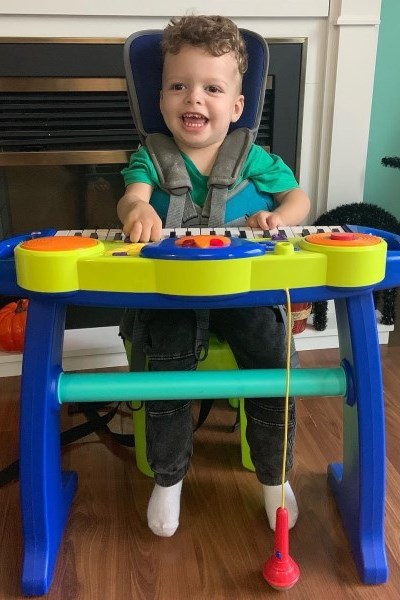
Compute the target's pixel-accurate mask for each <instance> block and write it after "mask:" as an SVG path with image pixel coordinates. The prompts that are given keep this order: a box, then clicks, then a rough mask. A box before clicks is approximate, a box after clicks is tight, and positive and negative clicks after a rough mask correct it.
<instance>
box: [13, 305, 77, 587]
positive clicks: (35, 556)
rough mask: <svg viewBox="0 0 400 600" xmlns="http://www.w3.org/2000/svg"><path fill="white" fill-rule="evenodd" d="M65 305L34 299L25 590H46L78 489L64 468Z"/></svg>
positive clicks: (25, 404) (26, 434)
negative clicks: (62, 381)
mask: <svg viewBox="0 0 400 600" xmlns="http://www.w3.org/2000/svg"><path fill="white" fill-rule="evenodd" d="M64 321H65V306H64V305H63V304H61V303H56V302H49V303H48V302H46V303H44V302H40V301H38V300H36V299H32V300H31V301H30V305H29V311H28V321H27V330H26V338H25V352H24V360H23V368H22V383H21V417H20V419H21V420H20V465H21V469H20V490H21V508H22V523H23V537H24V561H23V572H22V589H23V593H24V594H26V595H41V594H45V593H46V592H47V591H48V589H49V587H50V585H51V582H52V579H53V574H54V569H55V564H56V559H57V554H58V549H59V545H60V542H61V539H62V536H63V532H64V528H65V524H66V521H67V517H68V512H69V509H70V506H71V503H72V500H73V497H74V494H75V491H76V488H77V478H76V474H75V473H73V472H62V471H61V448H60V405H59V403H58V398H57V381H58V376H59V373H60V370H61V363H62V346H63V335H64Z"/></svg>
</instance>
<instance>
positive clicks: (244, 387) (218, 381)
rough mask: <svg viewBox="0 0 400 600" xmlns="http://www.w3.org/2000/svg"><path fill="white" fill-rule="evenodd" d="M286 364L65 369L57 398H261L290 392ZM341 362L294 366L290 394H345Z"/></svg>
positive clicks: (60, 400)
mask: <svg viewBox="0 0 400 600" xmlns="http://www.w3.org/2000/svg"><path fill="white" fill-rule="evenodd" d="M286 375H287V374H286V369H249V370H242V371H240V370H238V371H174V372H171V371H169V372H165V371H163V372H156V373H155V372H152V373H149V372H144V373H136V372H135V373H130V372H129V373H120V372H116V373H114V372H112V373H61V374H60V376H59V380H58V400H59V402H60V403H64V402H114V401H115V402H129V401H132V400H140V401H146V400H184V399H187V398H192V399H202V398H239V397H240V398H260V397H261V398H262V397H268V398H272V397H280V396H285V394H286ZM346 389H347V381H346V373H345V371H344V369H343V368H342V367H338V368H330V369H322V368H320V369H291V371H290V395H292V396H345V395H346Z"/></svg>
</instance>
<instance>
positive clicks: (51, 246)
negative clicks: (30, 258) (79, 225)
mask: <svg viewBox="0 0 400 600" xmlns="http://www.w3.org/2000/svg"><path fill="white" fill-rule="evenodd" d="M97 244H98V241H97V240H95V239H93V238H88V237H82V236H80V235H75V236H66V235H59V236H52V237H39V238H34V239H32V240H27V241H26V242H23V243H22V244H21V248H26V250H35V251H39V252H40V251H43V252H46V251H47V252H61V251H66V250H67V251H68V250H83V249H85V248H91V247H93V246H96V245H97Z"/></svg>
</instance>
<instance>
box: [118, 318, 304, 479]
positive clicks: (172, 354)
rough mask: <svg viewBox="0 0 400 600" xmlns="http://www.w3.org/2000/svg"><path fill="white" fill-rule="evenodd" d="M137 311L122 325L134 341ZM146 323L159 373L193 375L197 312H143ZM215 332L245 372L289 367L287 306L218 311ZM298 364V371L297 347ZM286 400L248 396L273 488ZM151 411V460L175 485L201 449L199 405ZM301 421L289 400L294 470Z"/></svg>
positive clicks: (264, 473)
mask: <svg viewBox="0 0 400 600" xmlns="http://www.w3.org/2000/svg"><path fill="white" fill-rule="evenodd" d="M132 313H133V311H132V310H128V311H127V312H126V315H125V316H124V318H123V321H122V323H121V335H122V337H125V338H128V339H131V336H132V330H131V327H132V323H133V318H132ZM139 318H140V320H141V321H145V324H146V340H145V353H146V355H147V357H148V361H149V370H151V371H177V370H182V371H190V370H195V369H196V367H197V362H198V361H197V358H196V356H195V351H194V348H195V340H196V326H197V323H196V315H195V312H194V311H193V310H156V309H154V310H141V311H140V312H139ZM210 331H213V332H214V333H216V334H217V336H219V337H221V338H223V339H225V340H226V341H227V342H228V343H229V345H230V347H231V349H232V352H233V354H234V356H235V358H236V362H237V364H238V366H239V368H240V369H274V368H285V367H286V319H285V318H284V316H283V314H282V310H281V309H280V307H249V308H234V309H212V310H210ZM292 348H293V354H292V357H291V362H292V367H295V366H298V358H297V353H296V352H295V350H294V344H292ZM284 404H285V399H284V398H247V399H245V411H246V415H247V430H246V437H247V441H248V444H249V447H250V455H251V459H252V461H253V463H254V466H255V469H256V474H257V477H258V479H259V480H260V482H261V483H263V484H265V485H278V484H279V483H281V477H282V457H283V445H284V435H283V434H284V421H285V411H284ZM145 408H146V434H147V459H148V462H149V465H150V467H151V468H152V470H153V472H154V478H155V481H156V483H158V484H159V485H161V486H165V487H167V486H171V485H174V484H176V483H177V482H178V481H180V480H181V479H182V478H183V477H184V476H185V475H186V473H187V470H188V468H189V464H190V458H191V455H192V448H193V425H192V401H190V400H189V401H182V400H179V401H174V400H167V401H148V402H145ZM295 429H296V416H295V402H294V399H293V398H290V400H289V431H288V450H287V463H286V468H287V471H288V470H290V469H291V467H292V465H293V449H294V440H295Z"/></svg>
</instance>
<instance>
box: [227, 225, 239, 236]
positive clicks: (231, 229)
mask: <svg viewBox="0 0 400 600" xmlns="http://www.w3.org/2000/svg"><path fill="white" fill-rule="evenodd" d="M225 232H229V233H230V234H231V236H232V237H239V227H226V228H225Z"/></svg>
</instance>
